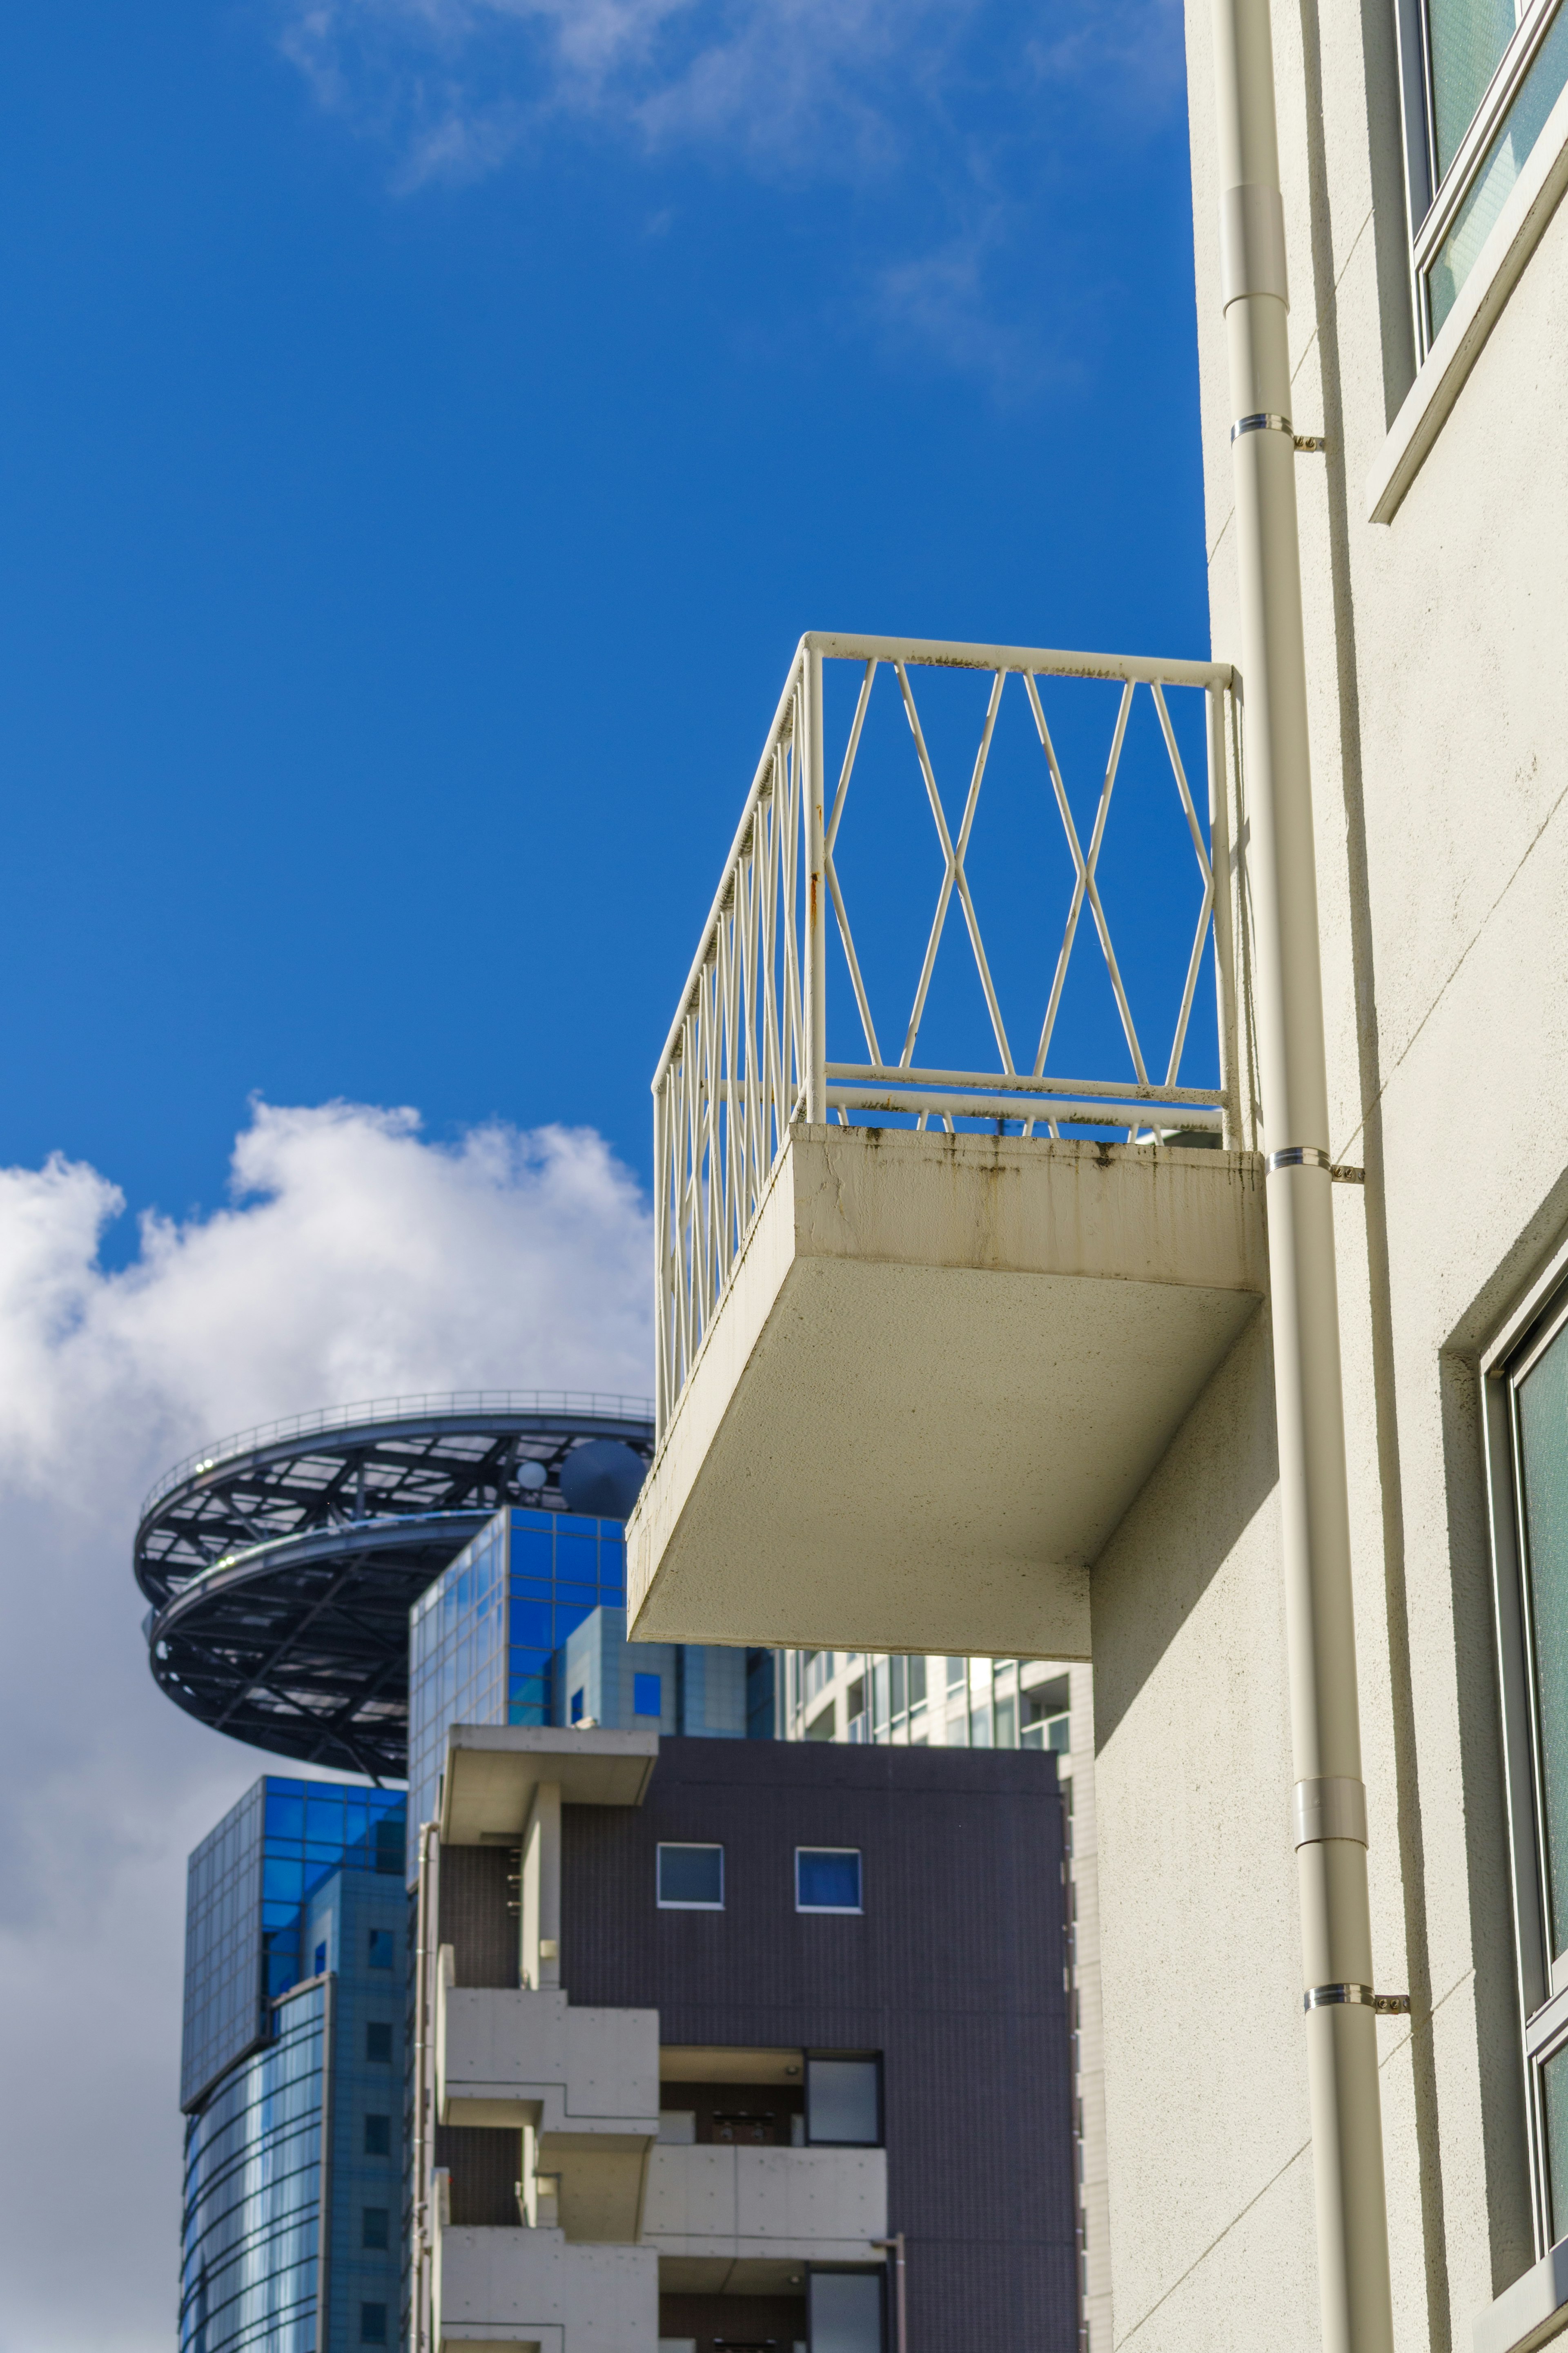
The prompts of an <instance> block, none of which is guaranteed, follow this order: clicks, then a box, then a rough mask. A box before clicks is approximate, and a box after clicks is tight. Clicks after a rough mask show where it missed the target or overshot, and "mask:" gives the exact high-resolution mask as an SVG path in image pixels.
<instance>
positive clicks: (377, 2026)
mask: <svg viewBox="0 0 1568 2353" xmlns="http://www.w3.org/2000/svg"><path fill="white" fill-rule="evenodd" d="M364 2055H365V2057H366V2058H367V2059H368V2060H369V2061H370V2062H371V2063H372V2065H373V2066H390V2065H391V2063H392V2029H391V2027H390V2026H387V2025H384V2023H383V2022H382V2021H380V2020H379V2019H374V2018H373V2019H371V2020H369V2021H367V2023H366V2026H365V2030H364Z"/></svg>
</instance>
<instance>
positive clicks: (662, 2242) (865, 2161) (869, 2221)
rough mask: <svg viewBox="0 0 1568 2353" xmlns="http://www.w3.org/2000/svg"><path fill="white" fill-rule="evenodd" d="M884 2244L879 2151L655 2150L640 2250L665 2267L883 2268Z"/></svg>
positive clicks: (883, 2157)
mask: <svg viewBox="0 0 1568 2353" xmlns="http://www.w3.org/2000/svg"><path fill="white" fill-rule="evenodd" d="M887 2235H888V2157H887V2151H886V2150H885V2149H880V2148H746V2147H698V2146H693V2145H690V2144H688V2145H687V2146H685V2147H658V2148H656V2149H654V2151H653V2152H652V2155H651V2156H650V2158H649V2159H648V2171H647V2190H646V2192H645V2195H644V2201H643V2242H644V2244H645V2245H648V2246H653V2247H656V2248H657V2249H658V2253H659V2255H660V2256H661V2258H664V2259H667V2260H668V2259H680V2260H683V2261H686V2262H690V2261H708V2262H715V2261H721V2262H725V2263H757V2262H766V2261H769V2260H772V2261H773V2262H775V2263H776V2262H789V2263H879V2262H880V2260H881V2254H880V2251H879V2248H878V2246H877V2244H876V2242H877V2241H879V2240H880V2239H885V2238H886V2237H887Z"/></svg>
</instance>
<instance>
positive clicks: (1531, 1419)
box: [1515, 1328, 1568, 2203]
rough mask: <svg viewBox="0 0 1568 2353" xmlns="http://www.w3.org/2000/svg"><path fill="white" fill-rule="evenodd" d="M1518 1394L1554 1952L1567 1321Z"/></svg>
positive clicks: (1567, 1913) (1567, 1860)
mask: <svg viewBox="0 0 1568 2353" xmlns="http://www.w3.org/2000/svg"><path fill="white" fill-rule="evenodd" d="M1515 1394H1516V1396H1517V1398H1518V1400H1519V1442H1520V1455H1521V1472H1522V1477H1521V1486H1522V1488H1523V1490H1524V1541H1525V1553H1526V1558H1527V1567H1528V1570H1529V1584H1530V1619H1531V1637H1532V1641H1533V1647H1534V1651H1535V1705H1536V1715H1537V1722H1538V1724H1539V1726H1540V1741H1541V1786H1542V1796H1543V1798H1544V1799H1545V1801H1546V1862H1547V1872H1546V1877H1547V1883H1548V1886H1549V1888H1550V1890H1551V1898H1552V1909H1551V1920H1552V1936H1551V1944H1552V1951H1553V1953H1561V1952H1563V1951H1565V1950H1568V1328H1565V1329H1564V1330H1563V1332H1561V1333H1560V1334H1559V1335H1558V1336H1557V1338H1556V1339H1555V1340H1553V1341H1552V1345H1551V1346H1550V1347H1549V1348H1548V1349H1547V1350H1546V1352H1545V1354H1544V1356H1542V1358H1541V1360H1540V1362H1539V1363H1538V1364H1536V1365H1534V1366H1531V1370H1530V1371H1529V1372H1528V1373H1527V1374H1526V1375H1525V1377H1524V1378H1523V1380H1522V1381H1521V1383H1520V1385H1519V1388H1518V1389H1517V1391H1516V1392H1515ZM1564 2202H1565V2203H1568V2200H1565V2201H1564Z"/></svg>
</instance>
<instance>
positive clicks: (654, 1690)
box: [632, 1675, 664, 1715]
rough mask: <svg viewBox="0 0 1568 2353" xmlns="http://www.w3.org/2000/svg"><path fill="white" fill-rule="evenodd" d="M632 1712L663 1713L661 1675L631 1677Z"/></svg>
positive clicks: (635, 1713) (636, 1713)
mask: <svg viewBox="0 0 1568 2353" xmlns="http://www.w3.org/2000/svg"><path fill="white" fill-rule="evenodd" d="M632 1714H633V1715H663V1714H664V1678H663V1677H662V1675H634V1676H633V1677H632Z"/></svg>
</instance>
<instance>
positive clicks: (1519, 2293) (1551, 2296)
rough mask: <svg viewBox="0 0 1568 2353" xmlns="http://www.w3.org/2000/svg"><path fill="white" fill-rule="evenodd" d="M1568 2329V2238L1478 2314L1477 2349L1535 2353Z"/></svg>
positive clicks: (1481, 2352)
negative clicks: (1538, 2348) (1539, 2347)
mask: <svg viewBox="0 0 1568 2353" xmlns="http://www.w3.org/2000/svg"><path fill="white" fill-rule="evenodd" d="M1564 2330H1568V2239H1560V2240H1559V2241H1558V2242H1557V2244H1556V2245H1555V2246H1554V2247H1553V2248H1552V2249H1551V2251H1550V2253H1547V2254H1544V2255H1542V2258H1541V2261H1540V2262H1539V2263H1532V2264H1531V2267H1530V2269H1529V2271H1527V2272H1526V2273H1525V2274H1524V2275H1523V2276H1522V2278H1521V2279H1516V2280H1515V2282H1514V2284H1513V2285H1512V2286H1511V2287H1510V2288H1505V2289H1504V2290H1503V2293H1502V2294H1501V2295H1500V2296H1499V2298H1498V2300H1497V2302H1496V2303H1495V2304H1489V2305H1488V2306H1487V2307H1486V2310H1485V2311H1484V2312H1478V2313H1477V2315H1476V2318H1475V2353H1535V2348H1537V2347H1538V2346H1542V2345H1550V2344H1552V2343H1553V2342H1554V2341H1556V2340H1558V2339H1560V2338H1561V2337H1562V2336H1563V2332H1564Z"/></svg>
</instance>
